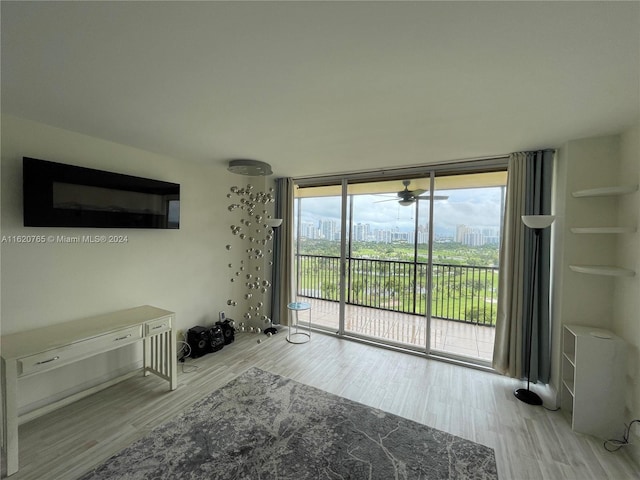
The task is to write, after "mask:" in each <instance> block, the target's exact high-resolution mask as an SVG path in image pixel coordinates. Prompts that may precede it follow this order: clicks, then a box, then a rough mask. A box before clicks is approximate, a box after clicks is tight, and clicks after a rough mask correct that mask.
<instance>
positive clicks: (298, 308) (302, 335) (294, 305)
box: [287, 302, 311, 344]
mask: <svg viewBox="0 0 640 480" xmlns="http://www.w3.org/2000/svg"><path fill="white" fill-rule="evenodd" d="M287 308H288V309H289V310H290V311H292V312H295V314H296V322H295V323H294V324H293V325H289V333H288V334H287V342H289V343H295V344H300V343H307V342H308V341H310V340H311V304H310V303H306V302H291V303H289V304H288V305H287ZM305 310H308V311H309V320H308V322H307V325H305V326H303V328H304V329H305V330H307V331H306V332H301V331H300V319H299V318H298V315H299V313H300V312H302V311H305ZM294 329H295V331H294Z"/></svg>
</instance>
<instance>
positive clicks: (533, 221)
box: [513, 215, 556, 405]
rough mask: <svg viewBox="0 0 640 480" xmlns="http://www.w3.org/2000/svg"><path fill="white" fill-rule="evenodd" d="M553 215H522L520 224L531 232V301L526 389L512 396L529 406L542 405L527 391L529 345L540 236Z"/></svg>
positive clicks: (529, 343) (529, 369)
mask: <svg viewBox="0 0 640 480" xmlns="http://www.w3.org/2000/svg"><path fill="white" fill-rule="evenodd" d="M555 218H556V217H555V216H553V215H523V216H522V223H524V224H525V226H527V227H528V228H530V229H532V230H533V233H534V242H533V269H532V273H531V300H530V302H529V325H528V326H529V328H528V338H527V344H528V352H527V353H528V355H527V388H518V389H517V390H516V391H515V392H513V394H514V395H515V396H516V398H517V399H518V400H520V401H522V402H525V403H528V404H529V405H542V399H541V398H540V397H539V396H538V395H537V394H536V393H534V392H532V391H531V390H529V384H530V382H531V380H530V379H531V345H532V339H533V316H534V308H533V307H534V302H535V300H536V299H537V298H538V295H537V293H538V263H539V261H540V235H541V234H542V230H544V229H545V228H548V227H550V226H551V224H552V223H553V221H554V220H555Z"/></svg>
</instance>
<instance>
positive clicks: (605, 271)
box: [569, 265, 636, 277]
mask: <svg viewBox="0 0 640 480" xmlns="http://www.w3.org/2000/svg"><path fill="white" fill-rule="evenodd" d="M569 268H570V269H571V270H573V271H574V272H578V273H586V274H589V275H605V276H609V277H633V276H634V275H635V274H636V272H635V271H633V270H629V269H628V268H621V267H614V266H610V265H569Z"/></svg>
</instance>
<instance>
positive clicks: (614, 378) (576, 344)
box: [561, 325, 626, 438]
mask: <svg viewBox="0 0 640 480" xmlns="http://www.w3.org/2000/svg"><path fill="white" fill-rule="evenodd" d="M562 336H563V339H562V342H563V346H562V390H561V409H562V411H563V412H564V413H565V415H566V416H567V419H568V420H569V423H570V424H571V428H572V429H573V430H574V431H576V432H580V433H586V434H589V435H594V436H596V437H599V438H612V437H617V436H619V435H620V433H621V432H622V430H623V429H624V386H625V381H624V379H625V370H626V343H625V342H624V340H622V339H621V338H620V337H618V336H616V335H614V334H613V333H611V332H610V331H608V330H603V329H601V328H593V327H587V326H581V325H565V326H564V329H563V335H562Z"/></svg>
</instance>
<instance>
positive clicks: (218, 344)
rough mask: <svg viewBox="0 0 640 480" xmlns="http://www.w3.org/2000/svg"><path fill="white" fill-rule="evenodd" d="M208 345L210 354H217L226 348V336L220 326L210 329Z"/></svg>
mask: <svg viewBox="0 0 640 480" xmlns="http://www.w3.org/2000/svg"><path fill="white" fill-rule="evenodd" d="M208 345H209V351H210V352H217V351H218V350H220V349H222V347H224V335H223V334H222V329H221V328H220V326H219V325H214V326H213V327H211V328H210V329H209V338H208Z"/></svg>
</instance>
